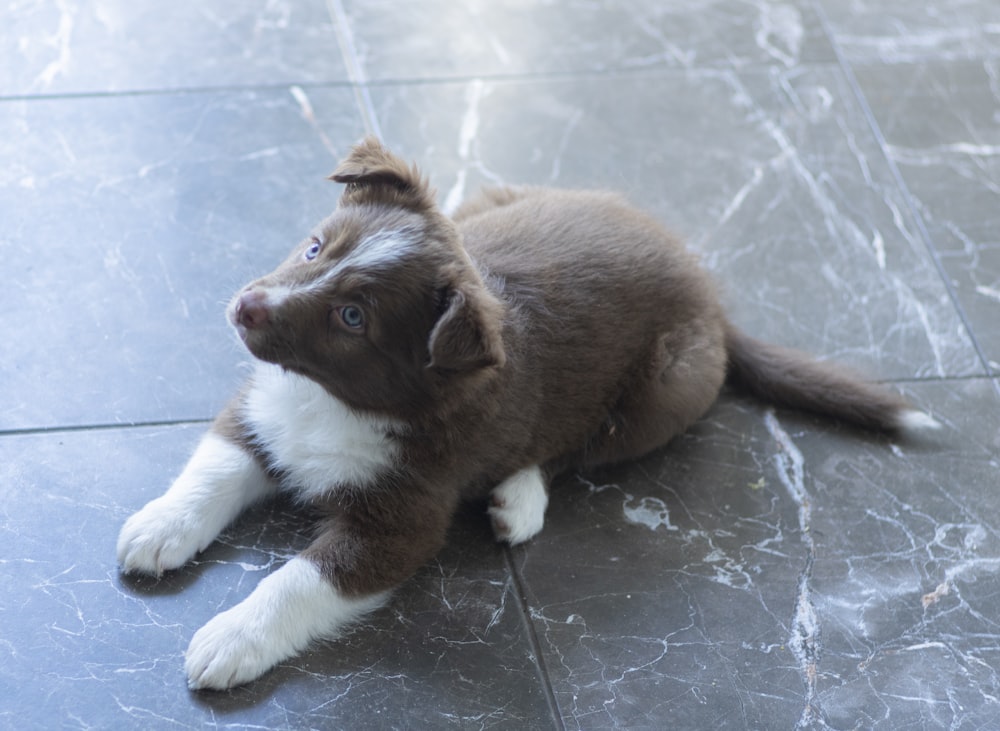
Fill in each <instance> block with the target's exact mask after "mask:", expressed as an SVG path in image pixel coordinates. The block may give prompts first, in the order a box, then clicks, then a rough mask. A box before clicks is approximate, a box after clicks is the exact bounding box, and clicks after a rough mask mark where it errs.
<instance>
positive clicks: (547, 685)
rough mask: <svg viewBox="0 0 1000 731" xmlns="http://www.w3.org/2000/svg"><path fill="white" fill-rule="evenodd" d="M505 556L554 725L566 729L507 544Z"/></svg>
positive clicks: (519, 576)
mask: <svg viewBox="0 0 1000 731" xmlns="http://www.w3.org/2000/svg"><path fill="white" fill-rule="evenodd" d="M503 557H504V563H506V564H507V570H508V571H509V572H510V580H511V584H512V588H513V590H514V601H516V602H517V606H518V609H519V610H520V612H521V622H522V626H523V628H524V632H525V634H526V635H527V636H528V645H529V646H530V647H531V652H532V653H534V655H535V670H536V672H537V673H538V679H539V680H540V681H541V685H542V693H543V695H544V696H545V702H546V703H547V704H548V706H549V713H550V714H551V716H552V723H553V726H554V727H555V729H556V731H566V724H565V723H563V719H562V713H561V712H560V710H559V701H558V700H556V694H555V690H554V689H553V688H552V678H551V677H550V676H549V669H548V667H547V666H546V665H545V658H544V657H543V656H542V642H541V640H539V639H538V633H536V632H535V626H534V624H533V623H532V621H531V613H530V611H529V608H528V598H527V596H526V595H525V592H524V582H523V580H522V579H521V575H520V573H518V570H517V566H516V565H515V564H514V556H513V549H512V548H511V547H510V546H509V545H507V544H504V545H503Z"/></svg>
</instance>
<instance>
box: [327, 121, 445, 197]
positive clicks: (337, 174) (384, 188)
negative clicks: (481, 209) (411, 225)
mask: <svg viewBox="0 0 1000 731" xmlns="http://www.w3.org/2000/svg"><path fill="white" fill-rule="evenodd" d="M329 179H330V180H333V181H336V182H338V183H345V184H346V185H347V187H346V188H345V189H344V194H343V195H342V196H341V199H340V202H341V205H356V204H363V203H385V204H389V205H398V206H404V207H406V208H412V209H415V210H417V211H425V210H428V209H430V208H433V207H434V191H433V190H431V188H430V187H429V186H428V184H427V181H426V180H425V179H424V178H423V176H422V175H421V174H420V171H419V170H418V169H417V166H416V165H408V164H407V163H406V161H405V160H403V159H402V158H400V157H397V156H396V155H394V154H392V153H391V152H389V150H387V149H386V148H385V147H384V146H383V145H382V143H381V142H379V141H378V139H376V138H375V137H366V138H365V139H364V140H362V141H361V142H359V143H358V144H357V145H355V146H354V147H353V148H352V149H351V152H350V153H349V154H348V156H347V157H346V158H344V160H343V161H342V162H341V163H340V165H338V166H337V169H336V170H334V171H333V174H332V175H331V176H330V178H329Z"/></svg>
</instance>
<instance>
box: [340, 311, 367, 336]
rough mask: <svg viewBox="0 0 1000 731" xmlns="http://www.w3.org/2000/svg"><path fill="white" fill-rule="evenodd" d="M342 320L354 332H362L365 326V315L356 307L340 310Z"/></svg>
mask: <svg viewBox="0 0 1000 731" xmlns="http://www.w3.org/2000/svg"><path fill="white" fill-rule="evenodd" d="M340 319H341V321H342V322H343V323H344V324H345V325H347V327H349V328H351V329H352V330H360V329H361V328H362V327H363V326H364V324H365V316H364V313H363V312H361V310H360V309H358V308H357V307H355V306H354V305H348V306H347V307H341V308H340Z"/></svg>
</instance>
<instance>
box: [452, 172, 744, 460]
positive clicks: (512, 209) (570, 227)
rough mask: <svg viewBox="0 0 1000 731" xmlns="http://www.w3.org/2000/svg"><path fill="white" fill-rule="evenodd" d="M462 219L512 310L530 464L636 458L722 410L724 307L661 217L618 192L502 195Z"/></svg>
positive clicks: (474, 204) (476, 255)
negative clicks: (715, 404) (713, 409)
mask: <svg viewBox="0 0 1000 731" xmlns="http://www.w3.org/2000/svg"><path fill="white" fill-rule="evenodd" d="M455 220H456V221H457V223H458V225H459V229H460V231H461V233H462V236H463V240H464V242H465V246H466V248H467V250H468V252H469V254H470V256H472V258H473V260H474V261H475V262H476V263H477V265H478V266H479V268H480V270H481V271H482V272H483V274H484V275H485V281H486V283H487V286H489V287H490V288H491V289H492V290H493V291H494V292H495V293H496V294H497V295H498V296H499V297H500V298H501V299H502V301H504V302H505V303H506V304H507V306H508V316H507V321H508V322H507V326H506V328H505V331H504V341H505V344H506V347H507V351H508V358H510V359H512V361H513V362H512V363H511V368H510V369H509V371H510V372H511V373H512V377H514V378H518V379H519V380H520V381H521V382H520V383H518V384H516V386H513V387H511V388H508V389H505V390H506V391H507V392H508V393H513V394H516V395H517V399H518V403H516V404H512V405H511V408H510V411H511V418H518V417H519V420H520V421H521V423H523V424H524V425H525V426H526V427H527V428H528V431H529V433H527V434H526V435H525V436H526V441H527V443H529V444H531V445H534V449H533V450H531V451H533V452H534V454H531V455H525V458H526V459H528V460H529V461H531V460H534V461H535V462H539V461H540V462H545V461H547V460H548V461H552V460H554V464H555V465H557V466H563V465H568V464H573V463H579V462H583V463H595V462H604V461H609V460H615V459H624V458H628V457H630V456H635V455H636V454H639V453H642V452H644V451H648V449H650V448H652V447H655V446H658V445H659V444H662V443H664V442H665V441H667V440H669V438H670V437H671V436H672V435H674V434H676V433H678V432H680V431H682V430H683V429H685V428H686V427H687V426H689V425H690V424H691V423H692V422H693V421H694V420H695V419H697V418H698V417H699V416H701V415H702V414H703V413H704V412H705V410H706V409H707V408H708V407H709V405H710V404H711V403H712V401H714V400H715V398H716V395H717V394H718V390H719V387H720V386H721V384H722V381H723V378H724V373H725V349H724V338H725V331H724V317H723V313H722V310H721V309H720V307H719V304H718V299H717V297H716V295H715V291H714V288H713V286H712V283H711V281H710V280H709V278H708V277H707V275H706V274H705V273H704V272H703V271H702V269H701V268H700V267H699V266H698V262H697V259H696V257H694V256H693V255H692V254H690V253H689V252H687V251H686V250H685V249H684V247H683V246H682V245H681V244H680V243H679V242H678V241H677V240H676V239H674V238H673V237H671V236H670V235H669V234H668V233H667V232H666V231H665V230H664V229H663V227H662V226H660V225H659V224H658V223H657V222H656V221H654V220H653V219H652V218H650V217H649V216H647V215H646V214H644V213H641V212H639V211H637V210H636V209H635V208H633V207H631V206H629V205H628V204H627V203H625V202H624V200H623V199H621V198H620V197H619V196H617V195H614V194H610V193H600V192H576V191H563V190H550V189H543V188H518V189H510V188H499V189H490V190H487V191H486V192H485V193H484V194H483V196H482V197H480V198H476V199H474V200H472V201H470V202H469V203H468V204H466V205H465V206H463V207H462V208H460V209H459V210H458V211H456V214H455ZM637 402H642V403H645V404H646V406H645V407H644V408H643V409H642V412H643V413H642V414H641V415H640V414H638V413H635V407H634V403H637ZM654 411H655V416H654V413H653V412H654ZM525 414H531V415H533V416H534V417H535V418H534V419H533V420H530V419H525V418H524V417H525ZM654 422H655V423H654Z"/></svg>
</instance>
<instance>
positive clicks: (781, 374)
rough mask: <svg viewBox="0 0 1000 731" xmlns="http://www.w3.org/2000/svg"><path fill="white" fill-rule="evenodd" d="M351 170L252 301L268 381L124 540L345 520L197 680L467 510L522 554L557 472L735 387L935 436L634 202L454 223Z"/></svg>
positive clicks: (251, 606)
mask: <svg viewBox="0 0 1000 731" xmlns="http://www.w3.org/2000/svg"><path fill="white" fill-rule="evenodd" d="M332 178H333V180H336V181H338V182H341V183H346V189H345V190H344V192H343V195H342V197H341V200H340V203H339V205H338V207H337V209H336V210H335V211H334V213H333V214H332V215H331V216H330V217H329V218H327V219H326V220H325V221H323V222H322V223H320V224H319V225H318V226H317V227H316V228H315V229H314V230H313V231H312V233H311V234H310V235H309V236H308V237H307V238H306V239H305V241H303V242H302V243H301V244H299V245H298V246H297V247H296V248H295V249H294V250H293V251H292V254H291V256H290V257H289V258H288V259H287V260H286V261H285V262H284V263H283V264H282V265H280V266H279V267H278V268H277V269H276V270H275V271H274V272H272V273H271V274H269V275H267V276H265V277H263V278H261V279H258V280H257V281H255V282H253V283H251V284H249V285H247V286H246V287H245V288H244V289H243V290H242V291H240V292H239V293H238V294H237V295H236V297H235V298H234V299H233V301H232V303H231V304H230V306H229V309H228V316H229V319H230V320H231V322H232V324H233V326H234V327H235V329H236V331H237V333H238V334H239V336H240V338H241V339H242V340H243V342H244V343H245V344H246V347H247V348H248V349H249V351H250V352H251V353H252V354H253V355H254V356H255V357H256V358H257V359H258V360H259V363H258V365H257V366H256V370H255V371H254V373H253V376H252V377H251V378H250V380H249V382H248V383H247V385H246V387H245V389H244V390H243V391H242V393H240V395H239V396H237V397H236V399H235V400H233V401H232V403H231V404H230V405H229V406H228V407H227V408H226V409H225V410H224V411H223V412H222V414H221V415H220V416H219V417H218V418H217V420H216V421H215V423H214V425H213V426H212V428H211V429H210V430H209V432H208V434H207V435H206V436H205V437H204V438H203V440H202V441H201V443H200V444H199V446H198V448H197V449H196V451H195V453H194V455H193V456H192V457H191V460H190V461H189V462H188V464H187V466H186V467H185V468H184V470H183V472H182V473H181V475H180V476H179V477H178V478H177V480H176V481H175V482H174V483H173V485H172V486H171V487H170V489H169V490H168V491H167V492H166V494H164V495H163V496H162V497H159V498H157V499H155V500H153V501H152V502H150V503H149V504H147V505H146V506H145V507H144V508H143V509H142V510H140V511H139V512H138V513H136V514H135V515H133V516H132V517H131V518H130V519H129V520H128V521H127V522H126V523H125V526H124V527H123V528H122V531H121V535H120V537H119V539H118V560H119V562H120V564H121V566H122V569H123V570H124V571H125V572H129V573H133V572H137V573H145V574H154V575H159V574H162V573H163V572H164V571H167V570H170V569H176V568H178V567H180V566H182V565H184V564H185V563H186V562H187V561H189V560H191V558H192V557H193V556H194V555H195V554H196V553H198V552H199V551H201V550H203V549H204V548H205V547H206V546H208V545H209V544H210V543H211V542H212V541H213V540H214V539H215V538H216V536H218V534H219V533H220V531H222V530H223V529H224V528H225V527H226V525H227V524H229V523H230V522H231V521H232V520H233V519H234V518H236V516H237V515H239V514H240V512H241V511H243V510H244V508H246V507H247V506H248V505H250V504H251V503H254V502H256V501H258V500H261V499H263V498H265V497H267V496H269V495H272V494H273V493H274V492H275V491H276V490H279V489H283V490H287V491H291V492H292V493H293V494H294V495H295V496H296V497H297V498H298V499H299V500H301V501H302V502H304V503H309V504H311V505H312V506H313V507H314V508H316V509H317V510H318V512H319V514H320V515H321V518H320V521H321V525H320V530H319V532H318V533H317V537H316V539H315V540H314V541H313V543H312V544H311V545H310V546H309V547H308V548H307V549H306V550H305V551H303V552H302V554H301V555H299V556H297V557H296V558H293V559H292V560H290V561H288V562H287V563H286V564H285V565H284V566H282V567H281V568H280V569H278V570H277V571H275V572H274V573H273V574H271V575H270V576H268V577H267V578H265V579H264V580H263V581H261V583H260V584H259V585H258V586H257V588H256V589H255V590H254V591H253V592H252V593H251V594H250V596H249V597H248V598H247V599H245V600H244V601H243V602H241V603H240V604H238V605H236V606H235V607H233V608H232V609H229V610H228V611H225V612H222V613H221V614H219V615H218V616H216V617H215V618H214V619H212V620H211V621H210V622H208V624H206V625H205V626H204V627H202V628H201V629H200V630H199V631H198V632H197V633H196V634H195V635H194V638H193V639H192V640H191V645H190V647H189V648H188V651H187V655H186V670H187V675H188V682H189V685H190V686H191V687H192V688H229V687H232V686H234V685H238V684H240V683H245V682H247V681H249V680H252V679H254V678H256V677H258V676H260V675H261V674H262V673H264V672H265V671H267V670H268V669H269V668H271V667H273V666H274V665H275V664H276V663H278V662H280V661H282V660H284V659H286V658H288V657H290V656H292V655H294V654H296V653H298V652H300V651H302V650H303V649H304V648H305V647H306V646H307V645H308V644H309V643H310V641H312V640H314V639H317V638H322V637H332V636H335V635H336V634H337V632H338V630H339V629H340V628H342V627H343V626H345V625H346V624H347V623H350V622H352V621H354V620H356V619H358V618H359V617H361V616H362V615H364V614H365V613H366V612H369V611H370V610H372V609H374V608H375V607H378V606H379V605H381V604H382V603H383V602H384V601H385V600H386V598H387V597H388V595H389V592H390V591H391V590H392V589H393V587H395V586H397V585H399V584H400V583H401V582H403V581H405V580H406V579H407V578H408V577H409V576H411V575H412V574H413V573H414V572H415V571H416V570H417V569H418V568H419V567H420V566H421V565H422V564H424V563H425V562H427V561H428V560H429V559H431V558H432V557H433V556H434V555H435V554H436V553H437V552H438V550H439V549H440V548H441V546H442V543H443V542H444V539H445V533H446V530H447V528H448V525H449V522H450V521H451V519H452V515H453V513H454V511H455V509H456V506H457V505H458V503H459V501H460V500H461V499H463V498H469V497H477V496H478V497H485V496H486V495H487V494H489V495H491V507H490V508H489V513H490V516H491V518H492V521H493V525H494V528H495V532H496V535H497V537H498V539H500V540H504V541H508V542H510V543H512V544H514V543H521V542H523V541H526V540H528V539H529V538H531V537H532V536H534V535H535V534H537V533H538V532H539V531H540V530H541V528H542V522H543V516H544V512H545V508H546V505H547V502H548V495H547V484H548V481H549V480H550V479H551V478H552V476H553V475H555V474H557V473H559V472H561V471H564V470H567V469H572V468H581V467H583V468H585V467H591V466H595V465H600V464H605V463H609V462H616V461H620V460H627V459H630V458H633V457H637V456H639V455H642V454H645V453H647V452H649V451H650V450H652V449H655V448H656V447H659V446H661V445H663V444H666V443H667V442H668V441H669V440H670V439H671V438H672V437H674V436H675V435H677V434H679V433H680V432H682V431H683V430H684V429H685V428H687V427H688V426H689V425H690V424H691V423H692V422H694V421H695V420H696V419H698V418H699V417H700V416H701V415H702V414H704V413H705V411H706V410H707V409H708V408H709V406H710V405H711V404H712V402H713V401H715V399H716V397H717V396H718V393H719V390H720V388H721V387H722V384H723V382H724V381H725V380H726V379H727V378H728V379H729V380H730V382H733V383H736V384H738V385H741V386H743V387H744V388H745V389H746V390H748V391H749V392H751V393H753V394H756V395H757V396H759V397H761V398H763V399H765V400H767V401H769V402H771V403H775V404H780V405H784V406H791V407H795V408H801V409H806V410H811V411H814V412H817V413H820V414H825V415H828V416H831V417H834V418H837V419H841V420H844V421H846V422H850V423H854V424H857V425H860V426H863V427H867V428H873V429H878V430H889V431H892V430H904V429H916V428H921V427H933V426H934V425H935V424H936V422H934V421H933V419H931V418H930V417H928V416H926V415H925V414H923V413H921V412H919V411H916V410H914V409H912V408H910V407H909V406H908V405H907V404H906V402H904V401H903V400H902V399H900V398H899V397H897V396H895V395H893V394H891V393H889V392H886V391H883V390H881V389H879V388H876V387H873V386H868V385H865V384H864V383H862V382H860V381H859V380H857V379H856V378H854V377H853V376H852V375H851V374H848V373H845V372H842V371H839V370H837V369H836V368H833V367H831V366H827V365H821V364H819V363H817V362H815V361H813V360H811V359H810V358H808V357H806V356H804V355H801V354H798V353H795V352H792V351H788V350H784V349H781V348H777V347H774V346H771V345H766V344H763V343H760V342H758V341H756V340H753V339H752V338H750V337H748V336H746V335H744V334H742V333H741V332H739V331H738V330H736V329H735V328H734V327H733V326H732V325H731V324H730V323H729V322H728V321H727V320H726V317H725V315H724V314H723V311H722V309H721V307H720V305H719V301H718V298H717V296H716V293H715V290H714V288H713V286H712V283H711V281H710V280H709V277H708V276H707V275H706V274H705V272H704V271H703V270H702V269H701V268H699V265H698V263H697V260H696V258H695V257H694V256H693V255H692V254H690V253H687V252H686V251H685V250H684V248H683V247H682V245H681V244H680V243H678V241H677V240H675V239H674V238H673V237H671V236H670V234H668V233H667V232H666V231H665V230H664V229H663V228H662V227H661V226H660V225H659V224H658V223H657V222H656V221H654V220H653V219H652V218H650V217H649V216H646V215H644V214H643V213H641V212H639V211H637V210H635V209H634V208H632V207H630V206H629V205H627V204H626V203H625V202H624V201H623V200H622V199H621V198H619V197H618V196H615V195H612V194H607V193H594V192H569V191H560V190H547V189H542V188H497V189H491V190H487V191H485V192H484V193H483V194H482V195H481V196H480V197H479V198H476V199H475V200H472V201H469V202H468V203H466V204H465V205H463V206H462V207H461V208H460V209H459V210H458V211H457V212H456V213H455V215H454V217H453V218H452V219H449V218H448V217H446V216H445V215H444V214H442V213H441V211H440V210H439V209H438V207H437V206H436V204H435V201H434V194H433V192H432V191H431V190H430V188H429V187H428V185H427V183H426V181H425V180H424V179H423V178H422V177H421V175H420V173H419V172H418V170H417V169H416V168H415V167H411V166H409V165H408V164H406V163H405V162H404V161H402V160H400V159H399V158H397V157H395V156H394V155H392V154H391V153H390V152H388V151H387V150H386V149H385V148H383V147H382V146H381V144H379V143H378V142H377V141H375V140H373V139H368V140H365V141H364V142H362V143H361V144H359V145H358V146H357V147H355V148H354V149H353V150H352V152H351V153H350V155H349V156H348V157H347V159H346V160H344V161H343V162H342V163H341V164H340V166H339V167H338V168H337V170H336V171H335V172H334V174H333V176H332Z"/></svg>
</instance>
